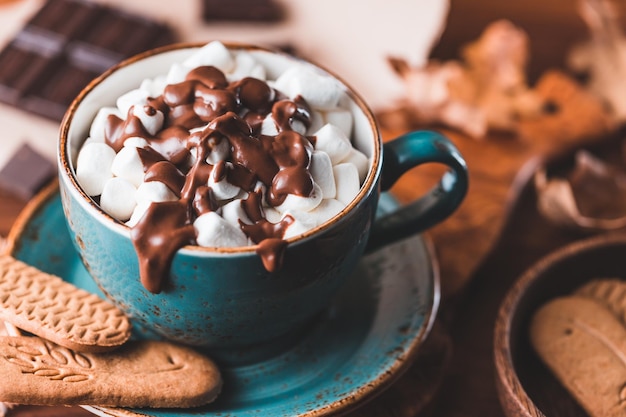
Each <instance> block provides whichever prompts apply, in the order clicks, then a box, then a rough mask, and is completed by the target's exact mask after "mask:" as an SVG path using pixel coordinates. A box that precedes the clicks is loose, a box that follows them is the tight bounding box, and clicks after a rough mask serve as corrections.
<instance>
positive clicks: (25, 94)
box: [0, 0, 175, 121]
mask: <svg viewBox="0 0 626 417" xmlns="http://www.w3.org/2000/svg"><path fill="white" fill-rule="evenodd" d="M174 40H175V36H174V34H173V32H172V31H171V29H170V28H169V27H168V26H166V25H164V24H161V23H157V22H154V21H151V20H149V19H146V18H144V17H142V16H137V15H133V14H129V13H126V12H123V11H121V10H118V9H115V8H112V7H109V6H105V5H102V4H99V3H95V2H91V1H87V0H48V1H47V2H46V3H45V4H44V5H43V6H42V8H41V9H39V11H38V12H37V13H35V15H34V16H33V17H32V18H31V19H30V20H29V21H28V22H27V23H26V25H25V26H24V28H22V30H21V31H20V32H19V33H18V34H17V35H16V36H15V38H14V39H13V40H12V41H11V42H9V43H8V45H7V46H6V47H5V48H4V50H2V52H0V101H2V102H4V103H8V104H11V105H14V106H16V107H20V108H22V109H24V110H27V111H30V112H32V113H35V114H38V115H41V116H45V117H47V118H50V119H53V120H57V121H60V120H61V119H62V118H63V115H64V114H65V111H66V109H67V107H68V106H69V104H70V103H71V102H72V100H73V99H74V97H76V96H77V95H78V93H79V92H80V91H81V90H82V89H83V88H84V87H85V86H86V85H87V84H88V83H89V82H90V81H91V80H92V79H94V78H96V77H97V76H98V75H100V74H101V73H102V72H104V71H105V70H107V69H108V68H110V67H111V66H113V65H115V64H116V63H118V62H119V61H121V60H123V59H125V58H128V57H130V56H132V55H135V54H137V53H139V52H143V51H146V50H148V49H152V48H155V47H158V46H162V45H166V44H168V43H172V42H173V41H174Z"/></svg>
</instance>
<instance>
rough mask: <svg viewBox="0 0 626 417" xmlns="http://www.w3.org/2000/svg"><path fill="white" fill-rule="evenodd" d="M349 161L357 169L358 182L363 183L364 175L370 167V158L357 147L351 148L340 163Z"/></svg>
mask: <svg viewBox="0 0 626 417" xmlns="http://www.w3.org/2000/svg"><path fill="white" fill-rule="evenodd" d="M344 162H349V163H351V164H354V166H356V169H357V171H358V172H359V183H363V181H364V180H365V177H366V176H367V172H368V171H369V169H370V160H369V158H368V157H367V156H365V154H364V153H363V152H361V151H359V150H358V149H355V148H352V150H351V151H350V153H348V155H347V156H346V157H345V158H343V159H342V160H341V162H340V163H344Z"/></svg>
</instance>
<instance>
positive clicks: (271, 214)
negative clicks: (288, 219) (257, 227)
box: [263, 207, 283, 223]
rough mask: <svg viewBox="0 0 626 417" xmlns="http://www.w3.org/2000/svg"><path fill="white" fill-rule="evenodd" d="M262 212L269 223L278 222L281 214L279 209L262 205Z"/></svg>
mask: <svg viewBox="0 0 626 417" xmlns="http://www.w3.org/2000/svg"><path fill="white" fill-rule="evenodd" d="M263 214H264V215H265V218H266V219H267V221H268V222H270V223H278V222H279V221H280V219H281V218H282V216H283V215H282V214H281V213H280V211H278V210H276V209H275V208H274V207H264V208H263Z"/></svg>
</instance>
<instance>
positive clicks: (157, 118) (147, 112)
mask: <svg viewBox="0 0 626 417" xmlns="http://www.w3.org/2000/svg"><path fill="white" fill-rule="evenodd" d="M132 108H133V110H132V112H133V115H134V116H136V117H137V118H138V119H139V120H140V121H141V124H142V125H143V127H144V128H145V129H146V132H148V133H149V134H150V135H151V136H154V135H156V133H157V132H158V131H159V130H161V128H162V127H163V120H164V116H163V113H162V112H161V110H157V109H155V108H154V107H152V106H148V105H134V106H133V107H132Z"/></svg>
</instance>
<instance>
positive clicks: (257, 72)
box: [226, 51, 266, 82]
mask: <svg viewBox="0 0 626 417" xmlns="http://www.w3.org/2000/svg"><path fill="white" fill-rule="evenodd" d="M245 77H254V78H258V79H260V80H265V78H266V74H265V67H263V66H262V65H259V64H258V63H257V62H256V60H255V59H254V57H252V55H251V54H249V53H248V52H245V51H240V52H238V53H237V54H236V55H235V67H234V69H233V71H232V72H231V73H229V74H226V78H227V79H228V81H229V82H233V81H239V80H241V79H242V78H245Z"/></svg>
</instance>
